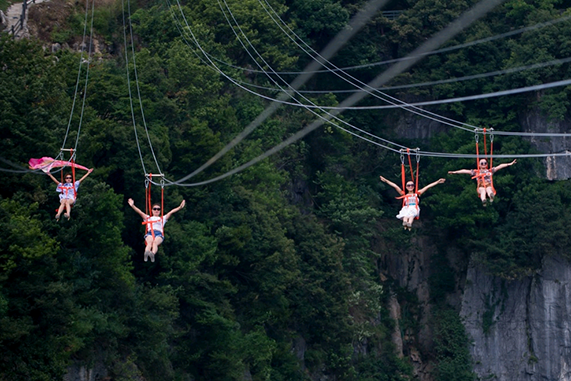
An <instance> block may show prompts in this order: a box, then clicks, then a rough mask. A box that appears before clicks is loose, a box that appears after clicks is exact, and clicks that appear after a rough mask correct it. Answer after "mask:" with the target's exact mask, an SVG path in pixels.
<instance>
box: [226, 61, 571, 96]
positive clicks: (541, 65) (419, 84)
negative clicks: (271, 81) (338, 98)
mask: <svg viewBox="0 0 571 381" xmlns="http://www.w3.org/2000/svg"><path fill="white" fill-rule="evenodd" d="M569 62H571V57H567V58H561V59H554V60H551V61H547V62H539V63H535V64H532V65H525V66H518V67H514V68H509V69H504V70H496V71H490V72H487V73H479V74H473V75H467V76H464V77H455V78H449V79H441V80H438V81H430V82H417V83H410V84H408V85H398V86H383V87H381V88H380V89H377V90H383V91H389V90H400V89H414V88H417V87H427V86H435V85H442V84H448V83H456V82H464V81H470V80H473V79H482V78H489V77H495V76H500V75H504V74H513V73H518V72H520V71H527V70H534V69H541V68H545V67H549V66H555V65H562V64H565V63H569ZM236 81H237V82H239V83H240V84H242V85H244V86H249V87H252V88H256V89H260V90H268V91H273V92H277V91H281V90H280V89H277V88H274V87H267V86H261V85H256V84H253V83H248V82H245V81H240V80H238V79H236ZM360 91H365V90H362V89H345V90H298V92H299V93H302V94H347V93H357V92H360Z"/></svg>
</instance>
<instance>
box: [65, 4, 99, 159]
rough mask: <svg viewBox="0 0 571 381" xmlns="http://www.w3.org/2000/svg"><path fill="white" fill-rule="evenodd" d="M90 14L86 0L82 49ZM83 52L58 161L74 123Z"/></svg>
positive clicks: (82, 50) (81, 57)
mask: <svg viewBox="0 0 571 381" xmlns="http://www.w3.org/2000/svg"><path fill="white" fill-rule="evenodd" d="M88 14H89V0H85V19H84V22H83V37H82V39H81V46H82V47H83V46H85V36H86V34H87V20H88ZM90 44H91V42H90ZM83 52H84V49H83V48H82V49H81V55H80V57H79V67H78V69H77V79H76V81H75V91H74V93H73V101H72V103H71V111H70V114H69V120H68V123H67V129H66V131H65V136H64V138H63V143H62V146H61V149H60V151H59V153H58V155H57V156H56V160H57V159H59V158H60V157H61V156H62V155H63V151H62V150H63V149H65V143H66V142H67V137H68V135H69V130H70V128H71V121H72V117H73V113H74V110H75V102H76V100H77V94H78V91H79V82H80V78H81V65H83V63H84V59H83ZM87 58H88V59H87V65H88V67H89V56H88V57H87Z"/></svg>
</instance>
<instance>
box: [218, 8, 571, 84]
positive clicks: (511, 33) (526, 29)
mask: <svg viewBox="0 0 571 381" xmlns="http://www.w3.org/2000/svg"><path fill="white" fill-rule="evenodd" d="M569 20H571V16H564V17H560V18H557V19H553V20H550V21H546V22H542V23H538V24H534V25H531V26H528V27H524V28H520V29H516V30H513V31H509V32H506V33H502V34H498V35H495V36H490V37H486V38H482V39H479V40H475V41H470V42H467V43H464V44H459V45H454V46H451V47H448V48H443V49H438V50H434V51H432V52H429V53H426V54H425V55H426V56H428V55H434V54H440V53H448V52H451V51H454V50H459V49H463V48H467V47H470V46H474V45H479V44H483V43H486V42H491V41H495V40H499V39H502V38H506V37H511V36H514V35H517V34H521V33H525V32H530V31H534V30H537V29H541V28H544V27H548V26H552V25H555V24H558V23H561V22H565V21H569ZM209 56H210V58H211V59H212V60H213V61H217V62H219V63H221V64H222V65H225V66H228V67H231V68H233V69H238V70H243V71H247V72H250V73H263V71H258V70H255V69H250V68H245V67H241V66H237V65H233V64H231V63H228V62H225V61H223V60H221V59H218V58H216V57H213V56H212V55H209ZM408 59H411V57H408V56H407V57H403V58H395V59H390V60H385V61H379V62H372V63H368V64H363V65H355V66H346V67H342V68H339V69H336V70H340V71H348V70H356V69H365V68H370V67H375V66H382V65H390V64H393V63H396V62H400V61H403V60H408ZM331 71H332V70H315V71H301V72H300V71H278V72H277V74H279V75H299V74H301V73H306V72H307V73H309V74H319V73H330V72H331Z"/></svg>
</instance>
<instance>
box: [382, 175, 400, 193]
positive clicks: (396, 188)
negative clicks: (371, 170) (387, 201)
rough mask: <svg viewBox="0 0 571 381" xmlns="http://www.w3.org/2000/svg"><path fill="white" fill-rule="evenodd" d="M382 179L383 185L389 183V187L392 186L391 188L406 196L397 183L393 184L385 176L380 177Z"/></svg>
mask: <svg viewBox="0 0 571 381" xmlns="http://www.w3.org/2000/svg"><path fill="white" fill-rule="evenodd" d="M379 177H380V178H381V181H382V182H383V183H387V184H388V185H390V186H391V187H393V188H395V190H396V191H397V192H399V194H404V192H403V190H402V189H400V187H399V186H398V185H396V184H395V183H393V182H392V181H389V180H387V179H385V178H384V177H383V176H379Z"/></svg>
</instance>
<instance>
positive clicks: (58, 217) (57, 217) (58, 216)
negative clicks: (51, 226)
mask: <svg viewBox="0 0 571 381" xmlns="http://www.w3.org/2000/svg"><path fill="white" fill-rule="evenodd" d="M60 217H61V216H60V215H59V214H56V221H57V222H59V219H60Z"/></svg>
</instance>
